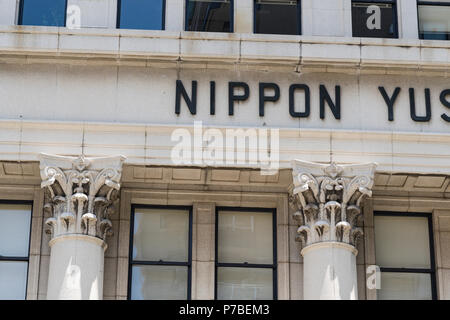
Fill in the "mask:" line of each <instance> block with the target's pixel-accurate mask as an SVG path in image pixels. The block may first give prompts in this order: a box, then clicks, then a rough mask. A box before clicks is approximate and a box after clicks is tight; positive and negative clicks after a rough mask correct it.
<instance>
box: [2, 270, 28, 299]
mask: <svg viewBox="0 0 450 320" xmlns="http://www.w3.org/2000/svg"><path fill="white" fill-rule="evenodd" d="M27 271H28V262H22V261H21V262H18V261H0V300H23V299H25V295H26V292H27V288H26V287H27Z"/></svg>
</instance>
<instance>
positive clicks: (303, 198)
mask: <svg viewBox="0 0 450 320" xmlns="http://www.w3.org/2000/svg"><path fill="white" fill-rule="evenodd" d="M292 166H293V171H292V176H293V188H292V197H291V205H292V207H293V208H294V209H298V211H296V212H295V213H294V219H295V220H297V221H298V224H299V228H298V230H297V233H298V235H299V238H300V239H299V240H301V241H302V242H303V245H304V247H307V246H310V245H312V244H315V243H319V242H329V241H332V242H342V243H346V244H350V245H353V246H356V240H357V238H358V237H359V236H360V235H362V230H361V229H360V228H358V227H357V220H358V217H359V216H360V214H361V205H362V200H363V199H364V198H365V197H367V196H369V197H370V196H372V187H373V185H374V175H375V168H376V166H377V165H376V164H375V163H368V164H356V165H343V166H341V165H336V164H335V163H331V164H330V165H324V164H317V163H312V162H306V161H300V160H294V161H293V162H292Z"/></svg>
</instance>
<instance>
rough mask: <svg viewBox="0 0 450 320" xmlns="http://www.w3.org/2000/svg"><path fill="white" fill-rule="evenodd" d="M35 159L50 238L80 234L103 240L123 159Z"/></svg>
mask: <svg viewBox="0 0 450 320" xmlns="http://www.w3.org/2000/svg"><path fill="white" fill-rule="evenodd" d="M39 158H40V172H41V178H42V183H41V187H42V188H45V190H46V196H45V198H46V199H45V200H46V204H45V206H44V210H50V211H51V217H50V218H49V219H47V221H46V223H47V225H49V226H50V227H51V233H52V238H55V237H59V236H63V235H70V234H79V235H82V234H84V235H89V236H92V237H98V238H100V239H103V240H104V239H105V237H106V235H108V234H109V233H110V230H111V227H112V222H111V221H110V220H109V219H108V217H109V215H110V213H111V210H114V201H115V200H116V199H117V191H118V190H119V189H120V179H121V175H122V164H123V162H124V160H125V158H124V157H122V156H116V157H104V158H85V157H84V156H80V157H63V156H55V155H48V154H40V155H39Z"/></svg>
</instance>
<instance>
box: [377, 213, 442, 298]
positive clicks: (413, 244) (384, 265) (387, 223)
mask: <svg viewBox="0 0 450 320" xmlns="http://www.w3.org/2000/svg"><path fill="white" fill-rule="evenodd" d="M374 215H375V216H374V221H375V255H376V264H377V265H378V266H380V269H381V289H379V290H378V299H379V300H403V299H407V300H429V299H435V298H436V289H435V288H436V286H435V283H436V282H435V271H434V270H435V267H434V250H433V235H432V224H431V215H427V214H420V213H415V214H412V213H405V214H401V213H390V212H375V213H374Z"/></svg>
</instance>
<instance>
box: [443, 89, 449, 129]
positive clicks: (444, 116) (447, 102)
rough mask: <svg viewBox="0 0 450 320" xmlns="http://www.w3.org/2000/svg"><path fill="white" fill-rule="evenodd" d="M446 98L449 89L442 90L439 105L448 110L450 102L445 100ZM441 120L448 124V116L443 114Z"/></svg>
mask: <svg viewBox="0 0 450 320" xmlns="http://www.w3.org/2000/svg"><path fill="white" fill-rule="evenodd" d="M447 96H450V89H447V90H444V91H442V92H441V103H442V104H443V105H444V106H446V107H447V108H449V109H450V101H448V100H447V99H446V98H447ZM441 118H442V119H444V120H445V121H447V122H450V116H448V115H446V114H445V113H443V114H442V115H441Z"/></svg>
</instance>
